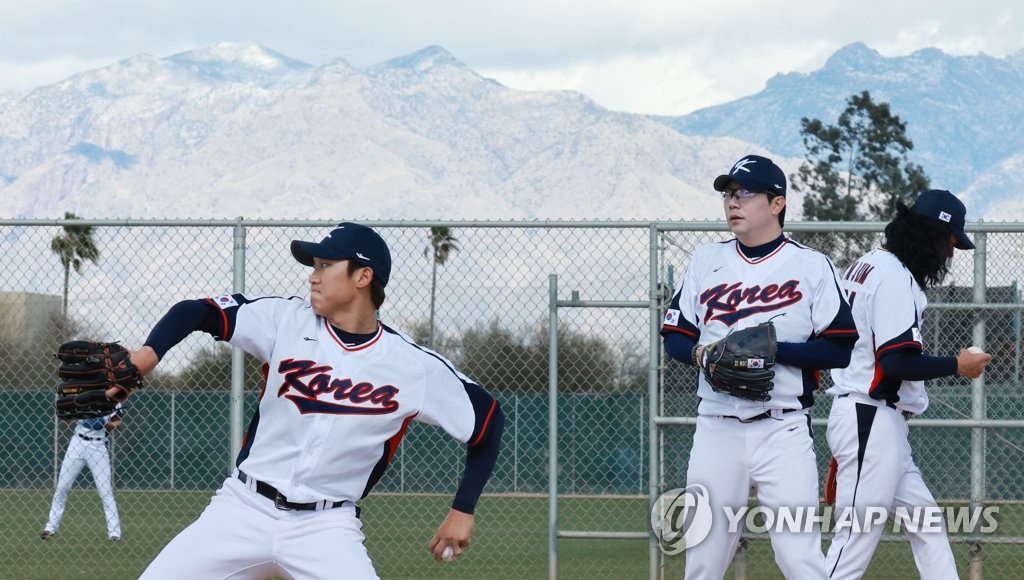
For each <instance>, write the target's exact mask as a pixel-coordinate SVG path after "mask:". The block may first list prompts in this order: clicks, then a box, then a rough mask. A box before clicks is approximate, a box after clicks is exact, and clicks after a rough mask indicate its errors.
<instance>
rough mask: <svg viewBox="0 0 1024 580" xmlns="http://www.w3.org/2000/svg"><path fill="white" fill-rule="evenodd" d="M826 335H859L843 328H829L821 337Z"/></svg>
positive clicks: (854, 331)
mask: <svg viewBox="0 0 1024 580" xmlns="http://www.w3.org/2000/svg"><path fill="white" fill-rule="evenodd" d="M826 334H841V335H844V336H853V335H855V334H857V331H856V330H850V329H843V328H827V329H825V331H824V332H822V333H821V335H820V336H825V335H826Z"/></svg>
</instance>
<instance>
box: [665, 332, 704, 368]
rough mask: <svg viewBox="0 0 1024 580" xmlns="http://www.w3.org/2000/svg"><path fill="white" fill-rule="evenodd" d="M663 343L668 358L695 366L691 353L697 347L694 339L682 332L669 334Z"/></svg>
mask: <svg viewBox="0 0 1024 580" xmlns="http://www.w3.org/2000/svg"><path fill="white" fill-rule="evenodd" d="M663 342H664V344H665V352H667V353H668V356H670V357H672V358H674V359H676V360H677V361H679V362H684V363H686V364H693V360H692V359H693V357H692V356H691V353H692V352H693V347H695V346H697V343H696V342H694V340H693V339H692V338H690V337H689V336H686V335H685V334H683V333H681V332H668V333H666V334H665V340H664V341H663Z"/></svg>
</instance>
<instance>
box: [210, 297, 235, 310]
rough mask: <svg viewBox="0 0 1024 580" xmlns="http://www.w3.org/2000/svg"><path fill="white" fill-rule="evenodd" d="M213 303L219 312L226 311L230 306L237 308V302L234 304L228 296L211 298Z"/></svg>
mask: <svg viewBox="0 0 1024 580" xmlns="http://www.w3.org/2000/svg"><path fill="white" fill-rule="evenodd" d="M213 303H214V304H216V305H217V306H219V307H220V309H221V310H227V309H228V308H231V307H232V306H238V302H235V299H234V298H233V297H232V296H231V295H230V294H225V295H223V296H217V297H216V298H213Z"/></svg>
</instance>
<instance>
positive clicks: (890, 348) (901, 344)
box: [875, 340, 921, 360]
mask: <svg viewBox="0 0 1024 580" xmlns="http://www.w3.org/2000/svg"><path fill="white" fill-rule="evenodd" d="M907 345H913V346H916V347H917V348H921V343H920V342H917V341H916V340H908V341H906V342H898V343H896V344H890V345H889V346H886V347H882V350H879V351H876V352H875V360H878V359H879V358H880V357H881V354H882V353H883V352H886V351H890V350H892V349H894V348H900V347H902V346H907Z"/></svg>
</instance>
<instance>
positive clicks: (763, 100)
mask: <svg viewBox="0 0 1024 580" xmlns="http://www.w3.org/2000/svg"><path fill="white" fill-rule="evenodd" d="M865 90H867V91H869V92H870V93H871V96H872V99H873V100H874V101H875V102H888V103H889V104H890V105H891V108H892V111H893V113H894V114H896V115H899V117H900V118H901V119H902V120H903V121H904V122H906V123H907V134H908V136H909V137H910V138H911V139H912V140H913V142H914V149H913V151H912V152H911V155H910V157H911V159H912V160H913V161H914V162H916V163H920V164H921V165H922V166H923V167H924V169H925V172H926V173H927V174H928V175H929V176H930V177H931V178H932V185H933V186H934V187H941V188H943V189H949V190H951V191H953V192H955V193H961V192H963V193H964V194H965V199H968V200H970V201H971V202H973V203H974V204H976V205H974V207H973V209H974V210H975V211H972V214H973V215H978V214H984V215H986V216H987V217H988V218H991V219H1021V218H1022V217H1024V212H1022V211H1020V210H1019V209H1018V210H1016V213H1014V214H1012V215H1008V214H1006V213H1005V210H1006V209H1007V208H1008V207H1009V206H1013V207H1021V206H1022V205H1024V204H1022V203H1021V202H1019V201H1017V200H1019V199H1021V198H1022V197H1024V196H1022V194H1024V174H1021V173H1020V172H1016V173H1014V172H1012V171H1010V172H1007V171H1006V169H1007V168H1008V167H1012V166H1016V167H1020V165H1021V160H1020V159H1017V161H1013V159H1014V158H1015V157H1018V156H1020V155H1021V154H1024V124H1022V123H1021V122H1020V117H1021V113H1022V112H1024V51H1020V52H1018V53H1016V54H1014V55H1011V56H1009V57H1006V58H1002V59H1000V58H994V57H991V56H987V55H984V54H980V55H977V56H951V55H947V54H944V53H943V52H941V51H940V50H938V49H934V48H929V49H923V50H919V51H917V52H914V53H913V54H910V55H908V56H903V57H893V58H886V57H883V56H882V55H880V54H879V53H878V52H876V51H874V50H872V49H871V48H868V47H867V46H865V45H864V44H862V43H855V44H851V45H849V46H846V47H844V48H842V49H840V50H839V51H837V52H836V53H835V54H833V55H832V57H831V58H829V60H828V61H827V62H826V63H825V66H824V67H822V68H821V69H819V70H817V71H814V72H812V73H809V74H799V73H788V74H779V75H776V76H775V77H773V78H772V79H771V80H769V81H768V83H767V86H766V87H765V88H764V90H762V91H760V92H758V93H757V94H754V95H751V96H749V97H745V98H742V99H739V100H737V101H733V102H731V103H726V104H723V105H719V106H715V107H709V108H706V109H702V110H700V111H696V112H694V113H692V114H690V115H686V116H683V117H663V118H661V120H662V121H663V122H665V123H666V124H667V125H669V126H671V127H674V128H676V129H677V130H679V131H680V132H682V133H684V134H688V135H705V136H724V135H730V136H733V137H736V138H737V139H742V140H744V141H749V142H751V143H758V144H760V145H762V146H763V147H765V148H766V149H768V150H770V151H774V152H776V153H778V154H781V155H786V156H791V157H803V153H804V150H803V144H802V142H801V139H800V127H801V125H800V119H801V117H808V118H817V119H821V120H822V121H824V122H826V123H835V121H836V119H837V118H838V116H839V114H840V113H841V112H842V110H843V109H844V108H845V106H846V99H847V98H848V97H849V96H850V95H853V94H857V93H860V92H861V91H865ZM982 184H984V185H983V186H982Z"/></svg>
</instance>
